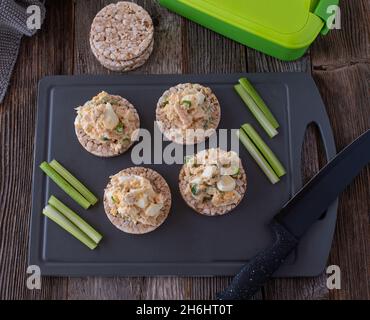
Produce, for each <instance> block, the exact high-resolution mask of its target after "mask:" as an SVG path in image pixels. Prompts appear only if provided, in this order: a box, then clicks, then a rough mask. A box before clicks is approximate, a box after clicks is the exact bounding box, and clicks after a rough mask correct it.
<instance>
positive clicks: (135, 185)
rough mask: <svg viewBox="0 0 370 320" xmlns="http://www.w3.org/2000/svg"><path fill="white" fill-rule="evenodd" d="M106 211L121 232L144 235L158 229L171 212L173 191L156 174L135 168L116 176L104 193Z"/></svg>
mask: <svg viewBox="0 0 370 320" xmlns="http://www.w3.org/2000/svg"><path fill="white" fill-rule="evenodd" d="M104 209H105V212H106V214H107V216H108V218H109V220H110V221H111V222H112V223H113V224H114V225H115V226H116V227H117V228H118V229H120V230H121V231H123V232H126V233H131V234H143V233H148V232H151V231H153V230H155V229H157V228H158V227H159V226H160V225H161V224H162V223H163V222H164V221H165V220H166V218H167V217H168V214H169V212H170V209H171V191H170V188H169V186H168V184H167V182H166V180H165V179H164V178H163V177H162V176H161V175H160V174H159V173H157V172H156V171H154V170H151V169H148V168H143V167H132V168H128V169H125V170H122V171H120V172H119V173H117V174H116V175H114V176H112V177H111V179H110V181H109V183H108V185H107V187H106V189H105V191H104Z"/></svg>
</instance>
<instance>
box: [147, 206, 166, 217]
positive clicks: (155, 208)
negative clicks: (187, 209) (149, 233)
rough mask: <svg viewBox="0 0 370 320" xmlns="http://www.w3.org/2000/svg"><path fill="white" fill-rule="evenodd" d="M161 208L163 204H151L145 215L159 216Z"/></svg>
mask: <svg viewBox="0 0 370 320" xmlns="http://www.w3.org/2000/svg"><path fill="white" fill-rule="evenodd" d="M162 208H163V204H161V203H152V204H151V205H150V206H149V207H148V208H147V209H146V210H145V214H146V215H147V216H149V217H156V216H158V215H159V214H160V212H161V210H162Z"/></svg>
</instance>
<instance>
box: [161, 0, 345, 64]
mask: <svg viewBox="0 0 370 320" xmlns="http://www.w3.org/2000/svg"><path fill="white" fill-rule="evenodd" d="M160 3H161V4H162V5H163V6H165V7H167V8H169V9H170V10H172V11H174V12H176V13H178V14H180V15H182V16H184V17H186V18H188V19H190V20H193V21H195V22H197V23H199V24H201V25H203V26H205V27H207V28H209V29H212V30H214V31H215V32H218V33H220V34H222V35H224V36H226V37H229V38H231V39H233V40H235V41H238V42H240V43H242V44H245V45H247V46H249V47H252V48H254V49H256V50H259V51H262V52H264V53H266V54H269V55H271V56H274V57H277V58H279V59H282V60H295V59H298V58H300V57H301V56H302V55H303V54H304V53H305V52H306V50H307V49H308V47H309V46H310V45H311V44H312V42H313V41H314V40H315V39H316V37H317V36H318V35H319V34H320V33H321V34H326V33H327V32H328V31H329V29H328V27H327V23H326V21H327V19H328V18H329V16H330V14H329V13H328V12H327V8H328V7H329V6H330V5H338V3H339V0H160Z"/></svg>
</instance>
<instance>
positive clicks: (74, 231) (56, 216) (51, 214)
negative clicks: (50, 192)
mask: <svg viewBox="0 0 370 320" xmlns="http://www.w3.org/2000/svg"><path fill="white" fill-rule="evenodd" d="M42 213H43V214H44V215H45V216H47V217H48V218H49V219H51V220H52V221H54V222H55V223H56V224H58V225H59V226H60V227H61V228H63V229H64V230H66V231H67V232H69V233H70V234H71V235H73V236H74V237H75V238H77V239H78V240H80V241H81V242H82V243H83V244H85V245H86V246H88V247H89V248H90V249H91V250H94V249H95V248H96V246H97V244H96V243H95V242H94V241H93V240H91V239H90V238H89V237H88V236H87V235H86V234H84V233H83V232H82V231H81V230H80V229H78V228H77V227H76V226H75V225H74V224H73V223H72V222H71V221H69V220H68V219H67V218H66V217H65V216H63V215H62V214H61V213H60V212H58V211H57V210H55V208H53V207H52V206H50V205H48V206H46V207H45V208H44V210H43V211H42Z"/></svg>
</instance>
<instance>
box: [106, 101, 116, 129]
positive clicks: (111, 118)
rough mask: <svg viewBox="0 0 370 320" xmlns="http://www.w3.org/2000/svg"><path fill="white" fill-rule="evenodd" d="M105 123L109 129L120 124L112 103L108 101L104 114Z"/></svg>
mask: <svg viewBox="0 0 370 320" xmlns="http://www.w3.org/2000/svg"><path fill="white" fill-rule="evenodd" d="M103 124H104V127H105V128H107V129H108V130H113V129H114V128H115V127H117V126H118V124H119V118H118V117H117V115H116V113H115V112H114V110H113V107H112V105H111V104H110V103H109V102H108V103H107V104H106V107H105V111H104V115H103Z"/></svg>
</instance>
